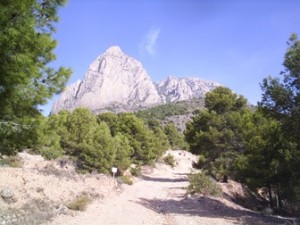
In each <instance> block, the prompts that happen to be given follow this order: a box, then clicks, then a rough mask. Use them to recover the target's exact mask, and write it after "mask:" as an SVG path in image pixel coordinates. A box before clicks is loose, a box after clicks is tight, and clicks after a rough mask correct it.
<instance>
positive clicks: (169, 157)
mask: <svg viewBox="0 0 300 225" xmlns="http://www.w3.org/2000/svg"><path fill="white" fill-rule="evenodd" d="M163 160H164V162H165V163H166V164H167V165H170V166H171V167H172V168H173V167H175V166H176V160H175V158H174V156H173V155H171V154H170V153H169V154H168V155H166V156H165V157H163Z"/></svg>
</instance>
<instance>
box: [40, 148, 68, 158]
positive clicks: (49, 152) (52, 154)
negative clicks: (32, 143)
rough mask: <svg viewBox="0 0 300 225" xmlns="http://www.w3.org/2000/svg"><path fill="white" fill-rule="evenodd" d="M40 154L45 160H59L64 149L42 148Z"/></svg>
mask: <svg viewBox="0 0 300 225" xmlns="http://www.w3.org/2000/svg"><path fill="white" fill-rule="evenodd" d="M40 153H41V155H42V156H43V157H44V158H45V159H48V160H51V159H57V158H59V157H61V156H62V155H63V151H62V149H60V148H55V147H42V148H41V150H40Z"/></svg>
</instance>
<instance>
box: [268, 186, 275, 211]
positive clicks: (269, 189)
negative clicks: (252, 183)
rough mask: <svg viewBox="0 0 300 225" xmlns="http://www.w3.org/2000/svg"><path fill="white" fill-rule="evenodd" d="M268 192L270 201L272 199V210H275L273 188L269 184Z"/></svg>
mask: <svg viewBox="0 0 300 225" xmlns="http://www.w3.org/2000/svg"><path fill="white" fill-rule="evenodd" d="M268 192H269V199H270V208H272V209H273V207H274V206H273V196H272V188H271V184H268Z"/></svg>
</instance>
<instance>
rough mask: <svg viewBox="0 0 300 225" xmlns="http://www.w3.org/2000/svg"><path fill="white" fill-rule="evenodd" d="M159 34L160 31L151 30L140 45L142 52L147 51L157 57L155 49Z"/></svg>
mask: <svg viewBox="0 0 300 225" xmlns="http://www.w3.org/2000/svg"><path fill="white" fill-rule="evenodd" d="M159 34H160V29H158V28H156V29H150V30H149V31H148V32H147V34H146V35H145V37H144V38H143V40H142V42H141V43H140V48H141V50H142V51H146V52H147V53H148V54H149V55H155V53H156V50H155V47H156V42H157V39H158V36H159Z"/></svg>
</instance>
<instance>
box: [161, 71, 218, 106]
mask: <svg viewBox="0 0 300 225" xmlns="http://www.w3.org/2000/svg"><path fill="white" fill-rule="evenodd" d="M217 86H220V84H219V83H217V82H214V81H209V80H203V79H200V78H196V77H186V78H177V77H173V76H169V77H168V78H167V79H165V80H162V81H160V82H159V83H158V84H156V87H157V90H158V92H159V94H160V96H161V98H162V99H163V101H164V102H176V101H183V100H190V99H193V98H197V97H198V98H199V97H204V96H205V94H206V93H207V92H209V91H212V90H213V89H215V88H216V87H217Z"/></svg>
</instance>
